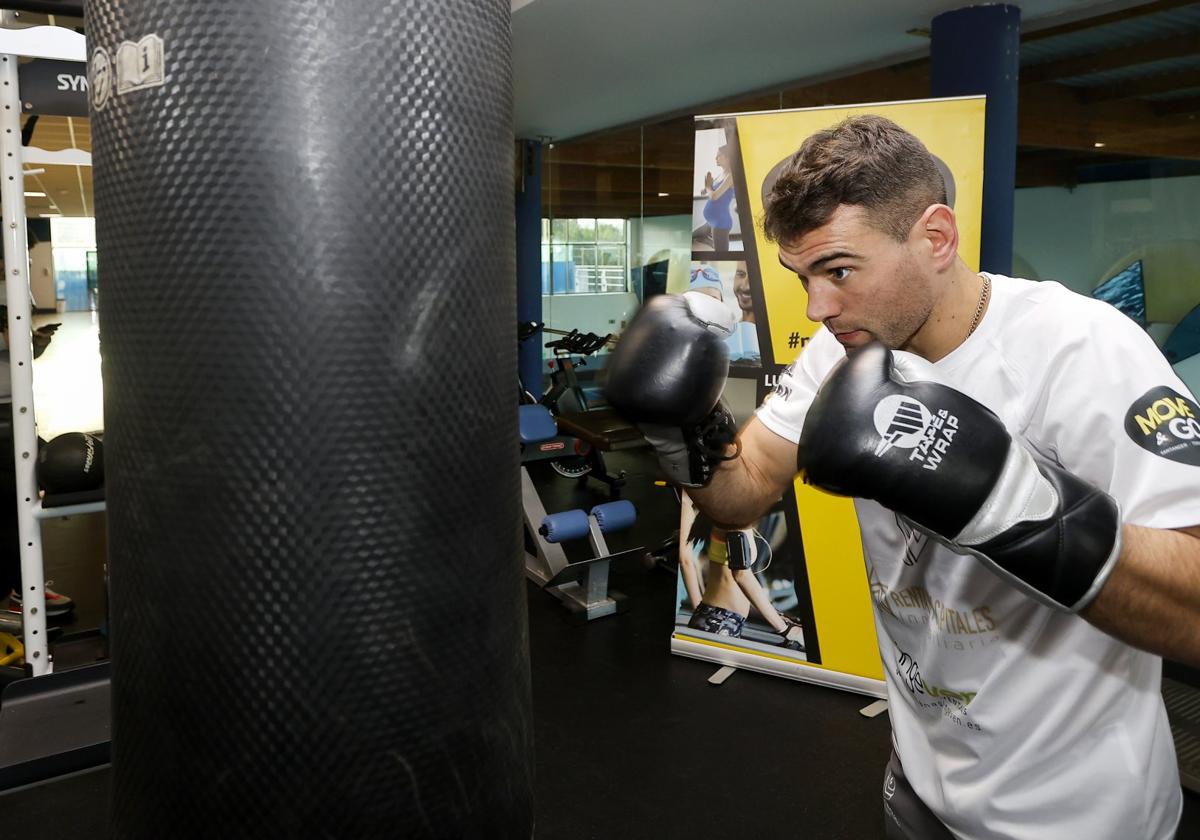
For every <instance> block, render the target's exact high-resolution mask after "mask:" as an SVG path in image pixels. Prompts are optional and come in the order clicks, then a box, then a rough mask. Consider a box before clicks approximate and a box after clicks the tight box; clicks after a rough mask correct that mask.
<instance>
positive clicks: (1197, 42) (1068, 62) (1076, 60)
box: [1021, 32, 1200, 84]
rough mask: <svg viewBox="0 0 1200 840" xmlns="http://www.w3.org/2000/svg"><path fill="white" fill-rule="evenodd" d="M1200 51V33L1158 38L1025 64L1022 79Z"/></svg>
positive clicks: (1061, 76)
mask: <svg viewBox="0 0 1200 840" xmlns="http://www.w3.org/2000/svg"><path fill="white" fill-rule="evenodd" d="M1197 54H1200V33H1195V32H1192V33H1188V34H1186V35H1176V36H1174V37H1172V38H1158V39H1156V40H1153V41H1142V42H1141V43H1136V44H1128V45H1123V46H1120V47H1114V48H1112V49H1107V50H1099V51H1097V52H1093V53H1088V54H1087V55H1080V56H1074V57H1072V58H1063V59H1059V60H1057V61H1044V62H1042V63H1041V64H1034V65H1032V66H1029V67H1022V68H1021V83H1022V84H1032V83H1037V82H1052V81H1056V80H1058V79H1070V78H1074V77H1076V76H1086V75H1089V74H1091V73H1102V72H1104V71H1106V70H1117V69H1120V68H1122V67H1136V66H1138V65H1140V64H1151V63H1153V62H1156V61H1163V60H1164V59H1168V58H1181V57H1187V56H1194V55H1197Z"/></svg>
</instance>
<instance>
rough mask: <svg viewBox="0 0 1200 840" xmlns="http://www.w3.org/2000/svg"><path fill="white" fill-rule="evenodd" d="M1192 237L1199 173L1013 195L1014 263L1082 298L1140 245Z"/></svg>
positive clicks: (1199, 234) (1199, 218)
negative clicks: (1080, 295)
mask: <svg viewBox="0 0 1200 840" xmlns="http://www.w3.org/2000/svg"><path fill="white" fill-rule="evenodd" d="M1172 239H1200V176H1188V177H1181V178H1154V179H1150V180H1142V181H1113V182H1109V183H1103V184H1081V185H1080V186H1078V187H1075V188H1074V189H1067V188H1064V187H1037V188H1033V189H1023V190H1017V192H1016V214H1015V218H1014V229H1013V256H1014V263H1017V262H1020V261H1021V260H1023V261H1024V262H1025V263H1027V264H1028V265H1030V266H1032V268H1033V271H1034V273H1035V274H1036V275H1037V277H1036V278H1034V279H1038V280H1057V281H1058V282H1060V283H1062V284H1063V285H1065V286H1069V287H1070V288H1072V289H1074V290H1075V291H1077V292H1082V293H1084V294H1087V293H1090V292H1091V290H1092V289H1093V288H1095V287H1096V286H1097V285H1098V284H1099V283H1100V281H1101V280H1104V279H1107V278H1106V277H1103V276H1102V275H1103V274H1104V273H1105V272H1106V271H1107V270H1108V269H1109V268H1110V267H1111V266H1112V265H1113V263H1115V262H1116V261H1117V260H1119V259H1121V258H1122V257H1123V256H1124V255H1125V254H1128V253H1129V252H1130V251H1132V250H1133V249H1134V248H1136V247H1138V246H1139V245H1143V244H1145V243H1147V242H1163V241H1166V240H1172Z"/></svg>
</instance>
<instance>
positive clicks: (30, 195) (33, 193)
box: [25, 190, 46, 198]
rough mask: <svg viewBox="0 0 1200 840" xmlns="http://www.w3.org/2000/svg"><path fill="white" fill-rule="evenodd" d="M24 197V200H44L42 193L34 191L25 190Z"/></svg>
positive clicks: (44, 195)
mask: <svg viewBox="0 0 1200 840" xmlns="http://www.w3.org/2000/svg"><path fill="white" fill-rule="evenodd" d="M25 197H26V198H45V197H46V194H45V193H44V192H36V191H28V190H27V191H26V192H25Z"/></svg>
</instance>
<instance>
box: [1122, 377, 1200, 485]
mask: <svg viewBox="0 0 1200 840" xmlns="http://www.w3.org/2000/svg"><path fill="white" fill-rule="evenodd" d="M1125 432H1126V433H1127V434H1128V435H1129V437H1130V438H1132V440H1133V442H1134V443H1136V444H1137V445H1138V446H1140V447H1142V449H1145V450H1146V451H1147V452H1152V453H1154V454H1155V455H1160V456H1162V457H1163V458H1167V459H1169V460H1171V461H1178V462H1179V463H1181V464H1191V465H1193V466H1200V407H1197V405H1196V403H1195V402H1193V401H1192V400H1190V399H1188V398H1187V397H1185V396H1183V395H1182V394H1180V393H1179V392H1177V391H1173V390H1172V389H1170V388H1168V387H1166V386H1165V385H1160V386H1159V387H1157V388H1151V389H1150V390H1149V391H1147V392H1146V393H1145V394H1143V395H1142V396H1141V397H1140V398H1139V399H1137V400H1134V403H1133V405H1132V406H1130V407H1129V414H1127V415H1126V416H1125Z"/></svg>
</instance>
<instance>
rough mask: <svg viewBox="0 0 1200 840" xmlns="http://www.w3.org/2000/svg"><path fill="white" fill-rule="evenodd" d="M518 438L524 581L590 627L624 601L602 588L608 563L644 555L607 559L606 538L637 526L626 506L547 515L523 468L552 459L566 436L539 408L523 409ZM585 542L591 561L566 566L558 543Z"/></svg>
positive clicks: (626, 554) (624, 553)
mask: <svg viewBox="0 0 1200 840" xmlns="http://www.w3.org/2000/svg"><path fill="white" fill-rule="evenodd" d="M519 412H520V422H519V428H520V434H521V507H522V511H523V515H524V525H525V528H524V531H525V576H526V577H527V578H528V579H529V580H531V581H533V582H534V583H536V584H537V585H538V586H540V587H541V588H542V589H544V590H545V591H547V592H549V593H550V594H551V595H553V596H554V597H555V598H558V599H559V600H560V601H562V603H563V606H565V607H566V608H567V609H568V610H570V611H571V613H572V614H573V615H574V616H575V617H576V618H577V619H579V620H580V621H591V620H593V619H597V618H603V617H604V616H606V615H613V614H615V613H617V612H620V611H621V610H622V609H623V605H624V601H625V599H624V596H622V595H621V594H620V593H619V592H615V591H612V590H610V589H609V587H608V573H609V569H610V566H611V564H612V562H613V561H614V560H622V559H625V558H627V557H638V558H640V557H641V556H642V555H643V553H644V549H643V548H641V547H639V548H634V549H629V550H627V551H621V552H617V553H613V552H611V551H610V550H609V548H608V544H607V541H606V540H605V535H606V534H612V533H615V532H617V531H622V530H626V529H628V528H630V527H632V526H633V524H634V523H635V522H636V521H637V511H636V510H635V508H634V506H633V503H632V502H630V501H628V500H618V501H611V502H606V503H605V504H601V505H596V506H595V507H593V508H591V510H590V511H584V510H583V509H574V510H567V511H562V512H559V513H555V514H547V513H546V508H545V505H543V503H542V499H541V497H540V496H539V495H538V492H537V488H536V487H535V486H534V484H533V479H532V478H531V477H530V475H529V469H528V467H527V465H528V464H529V463H531V462H534V461H539V460H545V459H549V458H554V457H557V455H558V453H560V452H562V450H563V448H565V447H566V445H567V441H569V440H570V438H569V437H568V436H564V435H561V434H559V430H558V427H557V425H556V424H555V418H554V416H553V415H552V414H551V413H550V411H549V410H548V409H547V408H546V407H545V406H543V405H523V406H520V408H519ZM585 537H586V538H587V540H588V544H589V546H590V548H591V556H590V557H589V558H587V559H583V560H576V561H574V562H572V561H571V560H569V559H568V558H567V553H566V551H565V550H564V548H563V543H566V542H570V541H573V540H580V539H583V538H585Z"/></svg>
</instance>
